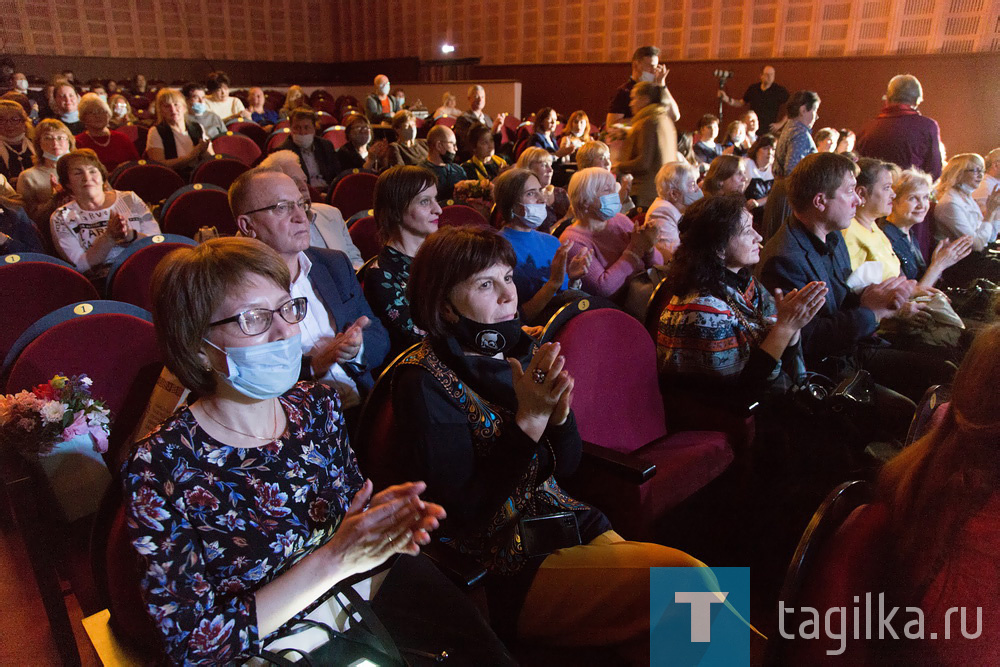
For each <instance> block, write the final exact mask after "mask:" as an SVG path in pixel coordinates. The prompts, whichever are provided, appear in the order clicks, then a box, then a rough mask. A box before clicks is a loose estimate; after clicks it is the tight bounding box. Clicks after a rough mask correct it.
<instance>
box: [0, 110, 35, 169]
mask: <svg viewBox="0 0 1000 667" xmlns="http://www.w3.org/2000/svg"><path fill="white" fill-rule="evenodd" d="M32 134H33V129H32V127H31V121H30V120H28V114H27V113H26V112H25V110H24V107H22V106H21V105H20V104H18V103H17V102H15V101H13V100H0V176H4V177H5V178H6V179H7V180H8V181H9V182H10V183H11V184H16V183H17V177H18V176H19V175H20V174H21V172H22V171H24V170H25V169H28V168H30V167H31V165H32V163H33V162H34V158H35V150H34V146H33V145H32V142H31V137H32Z"/></svg>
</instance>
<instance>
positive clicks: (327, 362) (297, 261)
mask: <svg viewBox="0 0 1000 667" xmlns="http://www.w3.org/2000/svg"><path fill="white" fill-rule="evenodd" d="M229 207H230V209H232V212H233V216H234V217H235V218H236V224H237V225H238V226H239V228H240V232H241V233H243V234H245V235H246V236H249V237H252V238H256V239H259V240H260V241H262V242H263V243H265V244H267V245H269V246H270V247H271V248H273V249H274V250H275V251H277V252H278V254H279V255H281V257H282V258H283V259H284V260H285V262H286V263H287V264H288V268H289V270H290V271H291V274H292V289H291V293H292V297H305V298H307V299H308V300H309V308H308V312H307V313H306V317H305V319H304V320H303V321H302V323H301V325H300V328H301V333H302V353H303V357H302V375H301V378H300V379H303V380H305V379H315V380H319V381H322V382H325V383H328V384H330V385H331V386H333V387H334V388H336V390H337V393H338V394H339V395H340V399H341V401H342V402H343V405H344V408H345V410H346V415H347V417H348V422H349V424H350V423H351V422H352V421H353V420H354V419H355V418H356V416H357V412H358V409H359V408H360V406H361V403H362V402H363V400H364V396H365V395H366V394H367V393H368V391H369V390H370V389H371V387H372V385H373V384H374V380H373V379H372V374H371V371H372V369H374V368H376V367H377V366H378V365H379V364H381V363H382V360H383V359H384V357H385V355H386V352H387V351H388V349H389V335H388V334H387V333H386V331H385V328H383V326H382V324H381V323H380V322H379V320H378V318H377V317H375V315H374V314H373V313H372V309H371V307H370V306H369V305H368V302H367V301H365V298H364V295H363V294H362V292H361V286H360V285H359V284H358V281H357V279H356V278H355V276H354V269H353V268H352V267H351V262H350V260H348V259H347V255H345V254H344V253H342V252H340V251H337V250H326V249H321V248H310V247H309V214H310V204H309V199H308V198H305V197H303V196H302V194H301V193H300V192H299V189H298V188H297V187H296V186H295V181H293V180H292V179H291V178H289V177H288V176H286V175H285V174H283V173H278V172H274V171H267V170H262V169H251V170H250V171H248V172H245V173H244V174H242V175H241V176H240V177H239V178H237V179H236V181H235V182H234V183H233V185H232V186H231V187H230V188H229Z"/></svg>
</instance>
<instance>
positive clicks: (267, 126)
mask: <svg viewBox="0 0 1000 667" xmlns="http://www.w3.org/2000/svg"><path fill="white" fill-rule="evenodd" d="M264 100H265V97H264V89H263V88H261V87H259V86H254V87H253V88H251V89H250V92H248V93H247V111H249V112H250V120H252V121H253V122H255V123H257V124H258V125H260V126H261V127H262V128H264V130H265V131H267V132H270V131H271V128H272V127H274V125H275V123H277V122H278V121H279V120H281V118H279V117H278V112H277V111H274V110H273V109H268V108H266V107H265V106H264Z"/></svg>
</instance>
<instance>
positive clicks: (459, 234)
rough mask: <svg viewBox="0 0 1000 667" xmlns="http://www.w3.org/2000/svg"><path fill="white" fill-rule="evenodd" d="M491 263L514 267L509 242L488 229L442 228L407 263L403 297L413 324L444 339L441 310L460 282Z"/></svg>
mask: <svg viewBox="0 0 1000 667" xmlns="http://www.w3.org/2000/svg"><path fill="white" fill-rule="evenodd" d="M494 264H506V265H508V266H510V267H511V268H514V267H515V266H516V265H517V254H516V253H515V252H514V246H512V245H511V244H510V241H508V240H507V239H505V238H504V237H503V236H501V235H500V233H499V232H498V231H496V230H495V229H491V228H489V227H473V226H465V227H442V228H441V229H439V230H437V231H436V232H434V233H433V234H431V235H430V236H428V237H427V239H426V240H424V242H423V243H422V244H421V245H420V250H418V251H417V256H416V257H414V258H413V263H412V264H410V282H409V284H408V285H407V287H406V297H407V299H408V300H409V302H410V316H411V317H412V318H413V323H414V324H415V325H417V326H418V327H419V328H421V329H423V330H424V331H426V332H427V334H428V335H429V336H438V337H441V336H447V335H448V326H447V323H446V322H445V321H444V317H443V316H442V307H443V306H444V304H445V302H446V301H447V299H448V294H449V293H450V292H451V290H452V289H453V288H454V287H455V286H456V285H458V284H459V283H460V282H462V281H463V280H466V279H468V278H469V277H471V276H474V275H475V274H477V273H479V272H480V271H483V270H484V269H488V268H490V267H491V266H493V265H494Z"/></svg>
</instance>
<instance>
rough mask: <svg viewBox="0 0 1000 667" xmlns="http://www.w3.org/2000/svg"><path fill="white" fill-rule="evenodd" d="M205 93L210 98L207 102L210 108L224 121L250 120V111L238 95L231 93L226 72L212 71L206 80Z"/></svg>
mask: <svg viewBox="0 0 1000 667" xmlns="http://www.w3.org/2000/svg"><path fill="white" fill-rule="evenodd" d="M205 94H206V95H208V98H207V99H206V100H205V104H207V105H208V110H209V111H211V112H212V113H214V114H215V115H216V116H218V117H219V118H221V119H222V122H223V123H228V122H229V121H231V120H250V112H249V111H247V110H246V107H244V106H243V102H242V101H241V100H240V98H238V97H232V96H230V94H229V77H228V76H226V73H225V72H212V73H211V74H209V75H208V79H206V80H205Z"/></svg>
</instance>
